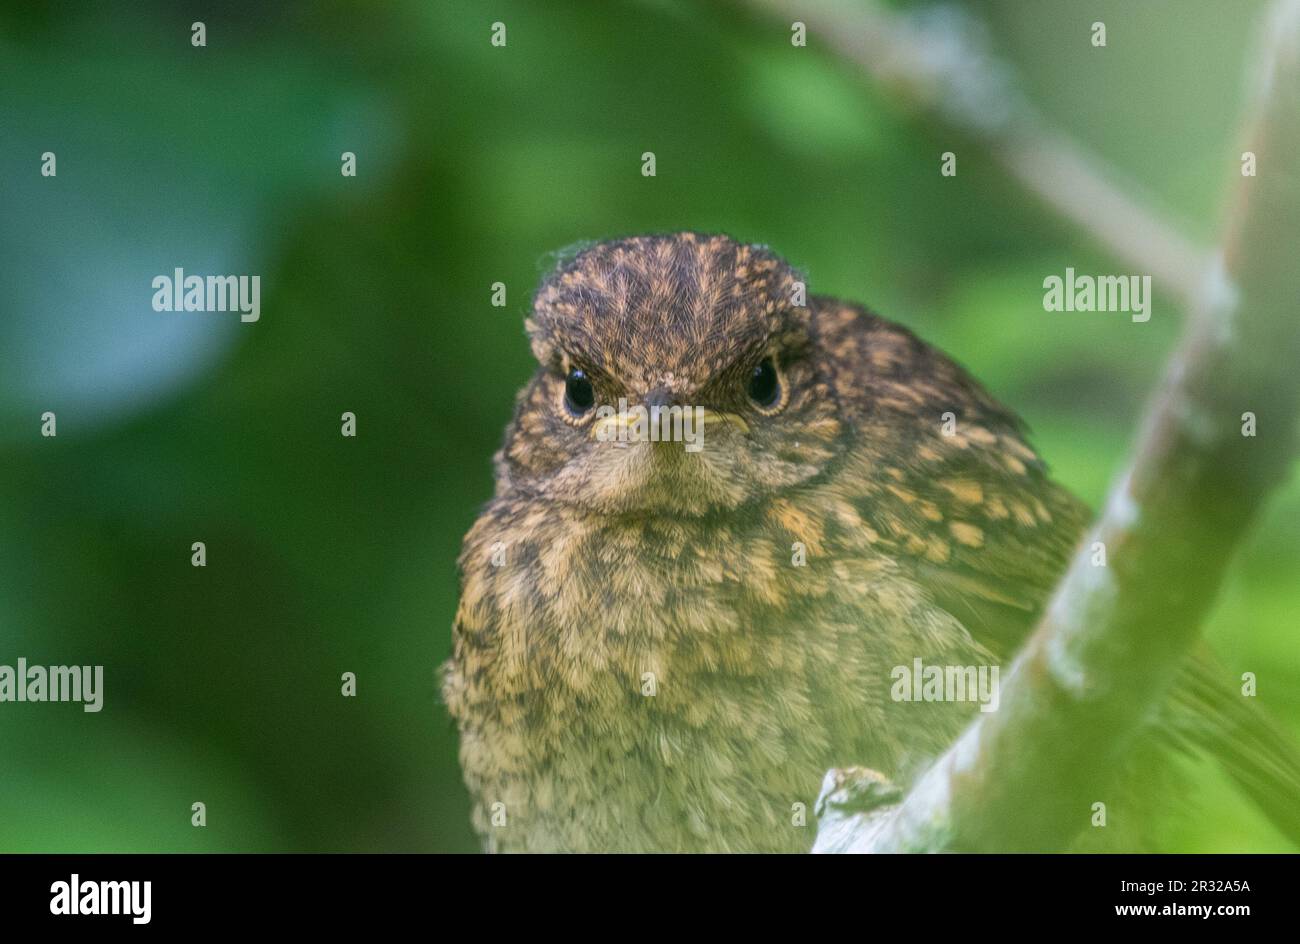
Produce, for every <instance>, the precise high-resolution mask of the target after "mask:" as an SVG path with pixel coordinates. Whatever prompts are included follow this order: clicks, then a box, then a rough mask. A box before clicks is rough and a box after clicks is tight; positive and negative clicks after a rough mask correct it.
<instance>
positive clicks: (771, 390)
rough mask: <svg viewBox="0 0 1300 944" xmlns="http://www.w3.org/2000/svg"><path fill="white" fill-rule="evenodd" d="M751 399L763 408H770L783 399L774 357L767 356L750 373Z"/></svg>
mask: <svg viewBox="0 0 1300 944" xmlns="http://www.w3.org/2000/svg"><path fill="white" fill-rule="evenodd" d="M749 399H751V400H753V401H754V402H755V403H756V404H758V406H760V407H762V408H763V409H767V410H770V409H771V408H772V407H774V406H776V405H777V403H778V402H780V400H781V381H780V378H778V377H777V375H776V365H775V364H773V363H772V358H770V357H765V358H763V360H762V363H760V364H759V365H758V366H757V367H755V368H754V372H753V373H752V374H750V375H749Z"/></svg>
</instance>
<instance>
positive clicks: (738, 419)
mask: <svg viewBox="0 0 1300 944" xmlns="http://www.w3.org/2000/svg"><path fill="white" fill-rule="evenodd" d="M711 423H712V424H714V425H717V424H718V423H726V424H727V425H729V426H734V427H735V428H736V429H738V430H740V431H741V432H742V433H746V434H748V433H749V424H748V423H747V422H745V418H744V417H743V416H741V415H740V414H739V413H726V412H724V411H722V410H705V411H704V425H705V426H708V425H709V424H711Z"/></svg>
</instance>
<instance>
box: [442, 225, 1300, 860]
mask: <svg viewBox="0 0 1300 944" xmlns="http://www.w3.org/2000/svg"><path fill="white" fill-rule="evenodd" d="M525 327H526V330H527V335H528V338H529V344H530V347H531V350H532V353H533V355H534V356H535V358H536V361H537V368H536V371H535V373H534V374H533V376H532V378H531V379H530V380H529V381H528V382H527V384H526V385H525V386H524V388H523V389H522V390H521V391H520V393H519V395H518V397H517V400H516V404H515V408H514V413H513V417H512V419H511V421H510V423H509V425H508V427H507V429H506V432H505V437H504V441H503V444H502V447H501V449H500V451H499V452H498V453H497V454H496V455H495V457H494V460H493V465H494V469H495V490H494V494H493V497H492V498H491V500H490V501H489V502H488V503H487V504H486V505H485V506H484V508H483V509H482V511H481V514H480V515H479V517H478V519H477V520H476V521H475V523H474V525H473V526H472V527H471V529H470V530H469V532H468V534H467V535H466V537H465V540H464V545H463V550H462V553H461V556H460V558H459V566H460V571H461V595H460V601H459V605H458V607H457V611H456V615H455V620H454V625H453V634H452V653H451V657H450V659H449V660H448V661H447V663H446V664H445V666H444V668H443V671H442V694H443V699H444V701H445V704H446V706H447V708H448V711H449V713H450V715H451V716H452V718H453V719H454V722H455V724H456V727H457V729H458V733H459V743H460V748H459V757H460V763H461V768H462V772H463V776H464V780H465V783H466V785H467V788H468V790H469V794H470V798H471V803H472V812H471V820H472V823H473V826H474V828H475V830H476V832H477V833H478V834H479V836H480V838H481V840H482V843H483V848H484V849H485V850H486V851H490V852H605V851H610V852H803V851H808V850H809V849H810V847H811V846H812V842H813V838H814V835H813V832H814V829H815V825H814V824H813V823H812V822H811V817H810V811H813V810H814V804H815V801H816V797H817V793H818V788H819V785H820V784H821V782H822V779H823V776H824V775H825V773H826V771H827V770H828V769H831V768H836V767H846V766H850V765H863V766H865V767H866V768H869V769H870V770H872V771H876V772H879V774H880V775H881V776H882V777H884V778H887V779H888V780H889V781H891V782H893V783H898V784H900V785H903V786H905V785H906V784H907V783H908V782H910V781H911V780H912V779H913V778H915V777H916V776H918V775H919V774H920V773H921V772H922V771H923V770H924V769H925V765H926V764H927V763H928V762H929V761H931V760H932V759H933V758H934V757H935V756H936V755H937V754H939V753H941V752H942V751H943V750H944V749H945V748H946V747H948V746H949V745H951V744H952V742H953V741H954V740H955V738H956V737H957V735H958V734H959V733H960V731H961V730H962V729H963V728H964V727H965V726H966V725H967V724H968V723H969V722H970V721H971V719H972V718H973V717H974V716H975V713H976V712H977V711H979V710H980V708H981V706H980V705H978V704H976V703H974V701H973V700H972V699H971V698H970V697H965V698H960V697H940V698H934V699H925V698H917V697H913V698H907V699H900V698H899V697H897V696H898V684H897V683H898V680H899V679H900V678H902V674H907V673H911V672H912V671H913V668H914V667H915V668H917V669H919V668H920V667H921V666H922V665H924V666H928V667H939V668H940V671H944V670H945V668H946V667H958V668H959V671H965V667H971V668H976V669H977V668H979V667H985V668H988V667H996V666H999V665H1002V664H1004V663H1006V662H1007V661H1008V660H1009V659H1010V658H1011V657H1012V656H1013V655H1014V653H1015V651H1016V648H1017V647H1018V645H1019V643H1020V642H1021V641H1022V640H1023V639H1024V638H1025V637H1026V635H1027V634H1028V632H1029V630H1030V629H1031V628H1032V627H1033V625H1034V623H1035V621H1036V619H1037V617H1038V615H1039V614H1040V613H1041V611H1042V610H1043V608H1044V606H1045V604H1046V602H1047V600H1048V597H1049V595H1050V593H1051V591H1052V589H1053V587H1054V585H1055V584H1056V582H1057V580H1058V578H1059V577H1060V576H1061V574H1062V572H1063V570H1064V569H1065V567H1066V564H1067V562H1068V561H1069V559H1070V557H1071V555H1072V553H1073V552H1074V550H1075V548H1076V546H1077V545H1078V544H1079V542H1080V539H1081V538H1082V536H1083V534H1084V531H1085V529H1086V527H1087V525H1088V522H1089V520H1090V513H1089V510H1088V508H1087V507H1086V506H1085V504H1084V503H1083V502H1081V501H1080V500H1079V499H1077V498H1076V497H1074V496H1073V495H1072V494H1071V493H1070V492H1069V491H1068V490H1067V489H1065V488H1064V487H1062V486H1061V485H1060V484H1058V483H1057V482H1056V481H1055V480H1054V479H1053V478H1052V477H1051V475H1050V474H1049V470H1048V468H1047V465H1046V464H1045V462H1044V461H1043V459H1042V457H1041V456H1040V455H1039V453H1038V452H1037V451H1036V450H1035V449H1034V448H1033V447H1032V446H1031V445H1030V443H1029V440H1028V431H1027V429H1026V426H1025V424H1024V423H1023V421H1022V420H1021V419H1020V418H1019V417H1018V416H1017V414H1016V413H1014V412H1013V411H1012V410H1010V409H1009V408H1007V407H1006V406H1004V405H1002V404H1001V403H999V402H998V401H997V400H996V399H994V397H993V396H991V395H990V394H989V393H988V392H987V391H986V390H985V389H984V387H983V386H981V385H980V384H979V382H978V381H977V380H975V379H974V378H973V377H972V376H971V374H970V373H968V372H967V371H966V370H965V369H964V368H963V367H961V366H960V365H959V364H958V363H957V362H956V361H955V360H953V359H952V358H950V357H949V356H947V355H946V354H944V353H942V352H941V351H939V350H938V349H937V348H935V347H933V346H931V345H930V344H928V343H926V342H925V341H923V340H921V339H920V338H919V337H917V336H916V335H915V334H914V333H913V332H911V331H910V330H908V329H907V328H905V327H903V326H901V325H899V324H895V323H893V322H891V321H889V320H887V319H885V318H883V317H880V316H878V315H876V314H874V313H872V312H871V311H869V310H868V309H867V308H865V307H864V306H861V305H858V304H855V303H851V302H847V301H842V300H839V299H836V298H833V297H828V296H823V295H816V294H811V293H809V292H808V287H807V282H806V279H805V277H804V276H803V275H802V273H801V272H799V271H798V270H796V269H795V268H794V267H792V266H791V265H790V264H788V263H787V262H786V261H785V260H784V259H782V258H781V257H780V256H779V255H777V254H776V253H775V252H773V251H772V250H770V249H768V248H767V247H765V246H762V245H757V244H751V243H744V242H740V241H737V240H735V239H732V238H731V237H729V236H726V235H721V234H705V233H697V232H676V233H666V234H653V235H643V236H630V237H624V238H618V239H611V240H607V241H604V242H598V243H590V244H585V245H583V246H580V247H577V248H576V249H574V250H572V251H569V252H567V253H562V254H560V256H559V258H558V260H557V261H556V264H555V266H554V268H553V270H552V271H551V272H550V273H549V274H547V275H546V276H545V277H544V278H543V280H542V281H541V283H540V285H539V287H538V289H537V291H536V293H535V295H534V297H533V301H532V306H531V311H530V313H529V314H528V316H527V317H526V319H525ZM615 404H620V405H621V407H622V408H621V409H618V410H615V408H614V407H615ZM674 411H676V412H674ZM629 413H631V414H635V416H636V417H638V418H639V423H638V420H636V419H629V418H628V417H629ZM669 416H672V417H673V418H674V421H675V422H678V425H679V426H680V425H681V423H680V422H679V421H680V419H681V418H682V417H685V418H686V420H687V421H690V420H691V419H692V418H700V423H699V424H698V429H697V430H695V432H696V433H697V434H698V439H699V442H698V443H697V446H698V448H696V449H693V450H688V449H686V448H685V447H684V444H683V442H682V441H680V440H681V438H682V437H681V436H674V435H671V434H672V433H673V432H674V429H673V428H672V427H671V424H669V423H668V420H667V418H668V417H669ZM647 418H648V420H647ZM683 428H684V427H683ZM638 430H639V433H640V435H635V436H628V435H624V434H627V433H628V432H629V431H632V432H637V431H638ZM647 430H650V431H662V432H663V433H664V435H662V436H650V435H646V432H647ZM688 431H689V430H688ZM678 432H680V430H678ZM614 433H618V434H619V435H613V434H614ZM1188 671H1189V672H1192V673H1196V672H1199V674H1197V675H1196V676H1195V677H1196V679H1198V680H1199V682H1200V683H1203V684H1202V685H1201V687H1200V688H1197V689H1196V690H1195V691H1192V692H1191V694H1188V695H1186V696H1185V697H1183V698H1182V699H1181V701H1182V702H1184V703H1186V704H1184V706H1183V707H1182V708H1177V707H1175V709H1170V712H1169V714H1170V717H1171V718H1172V719H1177V718H1181V719H1182V721H1177V720H1170V721H1168V722H1162V721H1153V722H1152V725H1153V730H1152V731H1151V732H1150V734H1149V735H1147V736H1146V737H1147V740H1148V741H1149V742H1151V743H1154V744H1156V745H1157V749H1155V750H1153V751H1152V756H1153V757H1154V756H1163V754H1164V753H1170V752H1176V751H1177V750H1178V745H1179V744H1181V745H1183V746H1184V747H1185V746H1186V744H1188V743H1191V742H1196V743H1197V744H1198V745H1199V746H1202V747H1206V748H1207V749H1210V750H1213V749H1214V748H1215V747H1222V748H1224V749H1225V752H1226V753H1231V754H1233V755H1234V756H1235V758H1236V764H1237V772H1238V773H1239V774H1240V779H1241V780H1242V781H1243V782H1245V783H1247V785H1248V786H1250V785H1252V784H1253V786H1254V788H1255V792H1256V794H1257V795H1259V796H1261V797H1262V798H1263V799H1264V801H1265V803H1266V806H1269V805H1270V804H1271V807H1272V809H1273V812H1277V811H1278V810H1282V813H1281V814H1280V815H1281V816H1282V817H1283V818H1285V817H1286V816H1288V815H1289V816H1291V817H1292V818H1294V817H1295V816H1296V815H1297V814H1296V813H1295V812H1294V810H1295V804H1294V802H1293V801H1294V798H1295V797H1296V796H1297V795H1300V794H1297V793H1296V791H1295V785H1296V784H1297V783H1300V765H1297V764H1296V762H1295V760H1294V758H1293V757H1292V756H1289V755H1288V754H1287V751H1288V750H1289V747H1288V746H1287V744H1284V743H1283V742H1284V741H1285V734H1284V733H1278V732H1277V731H1276V730H1275V729H1273V728H1269V729H1267V734H1266V735H1258V734H1256V735H1252V734H1251V732H1257V731H1258V730H1260V729H1259V728H1258V727H1257V725H1256V723H1255V717H1254V715H1253V714H1252V715H1250V716H1249V718H1243V717H1241V716H1238V715H1236V714H1234V712H1235V711H1237V710H1238V709H1235V708H1232V707H1230V706H1231V699H1230V697H1228V696H1223V695H1220V694H1217V693H1211V694H1210V695H1206V694H1205V692H1206V691H1208V690H1209V689H1207V688H1206V687H1205V686H1209V688H1214V686H1213V685H1212V684H1210V683H1208V682H1205V678H1206V676H1207V675H1209V674H1212V673H1210V672H1209V671H1208V670H1203V669H1201V670H1198V669H1196V668H1194V667H1193V668H1191V669H1189V670H1188ZM900 673H902V674H900ZM1189 691H1190V687H1189ZM1215 692H1217V689H1216V690H1215ZM949 694H952V693H949ZM967 694H968V695H969V693H967ZM1176 700H1177V699H1176ZM1241 700H1242V699H1237V701H1238V702H1240V701H1241ZM986 707H987V706H986ZM1179 711H1181V715H1179V714H1178V712H1179ZM1198 713H1199V714H1198ZM1198 717H1201V718H1209V719H1210V721H1209V722H1206V723H1200V722H1198V721H1197V718H1198ZM1252 736H1253V737H1254V741H1253V742H1250V741H1249V739H1250V738H1251V737H1252ZM1275 736H1276V738H1280V739H1281V740H1279V741H1277V742H1276V743H1274V742H1272V741H1269V743H1268V744H1267V745H1266V748H1267V750H1261V752H1259V753H1258V754H1256V755H1252V753H1251V750H1250V749H1249V748H1250V746H1251V743H1254V744H1259V743H1260V742H1261V741H1268V739H1269V738H1274V737H1275ZM1279 744H1282V746H1281V747H1279V746H1278V745H1279ZM1165 745H1172V746H1171V747H1169V750H1168V751H1165V750H1164V747H1165ZM1139 753H1141V752H1139ZM1252 758H1253V759H1252ZM1135 763H1136V764H1138V765H1139V766H1140V765H1141V763H1142V758H1141V757H1138V758H1136V760H1135ZM1163 766H1168V765H1162V769H1163ZM1134 809H1135V810H1136V809H1137V807H1136V806H1135V807H1134ZM1288 810H1290V812H1289V813H1288V812H1287V811H1288ZM1148 812H1149V811H1148ZM1082 815H1084V816H1086V815H1087V813H1086V812H1085V813H1084V814H1082ZM1135 816H1136V814H1135ZM1142 816H1143V817H1144V818H1146V817H1147V813H1143V814H1142ZM1292 825H1294V824H1292ZM1134 841H1138V840H1134Z"/></svg>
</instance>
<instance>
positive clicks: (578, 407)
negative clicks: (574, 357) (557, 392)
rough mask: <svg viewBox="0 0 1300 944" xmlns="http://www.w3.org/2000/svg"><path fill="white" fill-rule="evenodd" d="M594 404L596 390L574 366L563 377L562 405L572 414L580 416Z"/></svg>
mask: <svg viewBox="0 0 1300 944" xmlns="http://www.w3.org/2000/svg"><path fill="white" fill-rule="evenodd" d="M595 404H596V391H595V390H594V389H593V388H592V386H591V381H590V380H588V379H587V375H586V374H585V373H583V372H582V371H581V370H578V369H577V368H576V367H575V368H574V369H573V370H571V371H569V375H568V376H567V377H565V378H564V406H565V408H566V409H567V410H568V411H569V412H570V413H572V414H573V415H574V416H581V415H582V414H584V413H586V412H587V411H588V410H590V409H591V408H592V407H593V406H595Z"/></svg>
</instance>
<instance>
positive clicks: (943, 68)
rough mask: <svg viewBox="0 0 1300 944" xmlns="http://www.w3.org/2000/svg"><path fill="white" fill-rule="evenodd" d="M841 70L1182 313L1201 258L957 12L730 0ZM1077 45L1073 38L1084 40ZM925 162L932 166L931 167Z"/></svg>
mask: <svg viewBox="0 0 1300 944" xmlns="http://www.w3.org/2000/svg"><path fill="white" fill-rule="evenodd" d="M742 3H743V5H745V6H747V7H749V8H752V9H756V10H761V11H765V12H766V13H768V14H771V15H773V16H775V17H779V18H780V19H783V20H784V21H785V22H786V23H787V24H789V23H793V22H795V21H799V22H803V23H804V24H805V25H806V26H807V28H808V31H809V35H810V36H811V37H812V41H813V42H815V43H819V44H823V45H825V46H826V47H827V48H829V49H830V50H832V51H833V52H834V53H835V54H836V55H837V56H838V57H839V58H840V59H842V60H845V61H847V62H849V63H852V64H853V65H854V66H855V67H856V68H858V69H860V70H861V71H862V72H863V73H865V74H866V75H867V76H868V77H869V78H870V79H871V80H872V81H873V82H875V83H876V84H878V85H880V86H881V87H883V88H884V89H886V90H887V91H888V92H889V94H890V97H891V98H892V99H893V100H895V101H898V102H900V103H902V104H904V105H906V106H908V107H910V108H914V109H919V110H923V111H926V112H929V113H931V114H933V115H934V116H936V117H937V118H939V119H940V121H941V122H942V123H944V124H945V125H947V126H948V127H950V128H952V129H954V130H956V131H958V132H960V133H961V134H963V135H969V136H970V137H971V138H973V139H974V140H976V141H977V142H979V144H980V145H981V146H982V147H983V148H984V149H985V150H987V151H988V152H989V153H990V154H992V155H993V156H994V157H995V158H996V159H997V160H998V161H999V163H1001V164H1002V166H1003V167H1004V168H1005V169H1006V170H1007V172H1008V173H1010V174H1011V176H1012V177H1014V178H1015V179H1016V180H1018V181H1019V182H1020V183H1021V184H1022V185H1023V186H1024V187H1025V188H1027V189H1028V190H1029V191H1031V192H1032V193H1033V194H1035V195H1036V196H1037V197H1038V198H1039V199H1041V200H1043V201H1044V202H1045V203H1047V204H1048V205H1049V206H1051V207H1052V208H1053V209H1054V210H1056V211H1057V212H1058V213H1059V214H1060V215H1061V216H1063V217H1064V218H1065V219H1067V220H1069V221H1070V222H1071V223H1073V224H1074V225H1076V226H1077V227H1079V228H1080V229H1082V230H1083V231H1084V232H1086V233H1088V234H1089V235H1090V236H1091V237H1092V238H1093V239H1095V240H1096V241H1097V242H1098V244H1099V245H1101V246H1102V247H1103V248H1105V249H1106V250H1107V251H1108V252H1110V253H1112V254H1113V255H1114V256H1115V257H1116V258H1117V259H1120V260H1122V261H1123V263H1124V264H1125V265H1127V266H1130V267H1132V268H1133V269H1134V271H1135V272H1136V274H1139V275H1150V276H1151V277H1152V279H1153V280H1154V282H1155V284H1156V285H1157V287H1159V288H1161V289H1162V290H1164V291H1166V292H1169V293H1170V294H1171V295H1172V296H1173V297H1174V298H1175V299H1176V300H1177V302H1178V303H1179V304H1180V305H1181V306H1182V307H1183V308H1184V309H1190V308H1191V307H1192V305H1193V304H1194V302H1195V299H1196V294H1197V293H1198V292H1199V291H1200V290H1201V287H1202V281H1201V279H1202V273H1203V272H1204V270H1205V266H1206V263H1207V253H1206V252H1205V251H1203V250H1202V249H1201V248H1199V247H1197V246H1194V245H1193V244H1192V243H1190V242H1189V241H1188V240H1187V239H1186V238H1184V236H1183V235H1182V234H1181V233H1180V232H1179V231H1178V229H1177V228H1175V227H1173V226H1171V225H1169V224H1168V223H1167V222H1166V221H1165V220H1163V219H1162V218H1161V217H1160V215H1159V214H1158V213H1157V212H1155V211H1154V210H1153V209H1152V208H1151V207H1149V206H1146V205H1144V204H1143V203H1142V202H1141V201H1139V200H1138V199H1136V198H1135V197H1134V196H1133V195H1132V194H1133V192H1134V188H1133V187H1132V185H1131V184H1130V185H1129V186H1127V187H1121V186H1119V185H1117V183H1116V181H1117V180H1118V179H1119V177H1120V175H1119V174H1118V173H1117V172H1116V171H1115V170H1114V169H1113V168H1108V167H1107V166H1106V165H1105V162H1104V161H1102V160H1101V159H1100V158H1098V157H1096V156H1094V155H1092V154H1089V153H1087V152H1086V151H1085V150H1084V149H1083V148H1082V147H1081V146H1080V145H1079V144H1078V142H1076V141H1074V140H1072V139H1071V138H1070V137H1069V136H1068V135H1065V134H1063V133H1061V132H1059V131H1056V130H1054V129H1052V128H1051V127H1050V126H1049V124H1048V122H1047V121H1046V120H1045V119H1044V118H1043V117H1042V115H1041V114H1040V112H1039V111H1038V109H1036V108H1035V107H1034V106H1033V104H1032V103H1031V102H1030V101H1029V100H1028V99H1027V98H1026V97H1025V96H1024V95H1022V94H1021V93H1020V91H1019V90H1018V89H1017V87H1016V85H1015V83H1014V82H1013V81H1012V79H1011V72H1010V70H1009V69H1008V67H1007V66H1006V64H1005V63H1003V62H1001V61H999V60H998V59H997V58H996V57H995V56H994V55H992V54H991V53H990V52H989V51H988V49H987V44H986V43H985V42H983V41H982V33H981V32H980V29H979V26H978V24H977V23H976V22H975V21H974V20H972V19H971V18H970V17H968V16H965V15H964V14H963V12H962V11H961V10H959V9H957V8H939V9H930V10H927V11H924V13H922V14H903V13H895V12H892V11H890V10H887V9H885V8H884V7H882V6H881V5H879V4H878V3H875V2H872V0H861V2H852V3H847V2H843V3H833V2H828V0H742ZM1086 39H1087V37H1086V36H1084V37H1081V41H1086ZM937 166H938V165H937V163H936V167H937Z"/></svg>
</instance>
